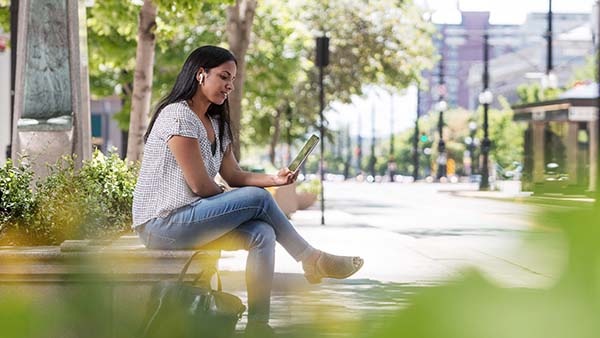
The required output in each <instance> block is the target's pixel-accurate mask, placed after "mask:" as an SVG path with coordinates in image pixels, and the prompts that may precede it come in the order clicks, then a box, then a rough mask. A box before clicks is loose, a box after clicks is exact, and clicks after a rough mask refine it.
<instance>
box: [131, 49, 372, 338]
mask: <svg viewBox="0 0 600 338" xmlns="http://www.w3.org/2000/svg"><path fill="white" fill-rule="evenodd" d="M236 72H237V61H236V59H235V57H234V56H233V55H232V54H231V52H229V51H228V50H226V49H223V48H220V47H215V46H203V47H200V48H198V49H196V50H194V51H193V52H192V53H191V54H190V55H189V57H188V58H187V60H186V61H185V63H184V65H183V68H182V69H181V72H180V73H179V75H178V76H177V79H176V80H175V84H174V86H173V89H172V90H171V92H170V93H169V94H168V95H167V96H166V97H164V98H163V99H162V100H161V101H160V102H159V103H158V105H157V107H156V110H155V113H154V116H153V117H152V120H151V121H150V125H149V127H148V131H147V132H146V134H145V135H144V139H145V142H146V143H145V147H144V159H143V161H142V167H141V170H140V175H139V178H138V182H137V186H136V189H135V194H134V200H133V225H134V227H135V230H136V231H137V232H138V233H139V235H140V238H141V240H142V241H143V243H144V244H145V245H146V246H147V247H148V248H152V249H197V248H207V249H220V250H239V249H245V250H248V252H249V253H248V260H247V267H246V284H247V289H248V307H249V310H248V313H249V314H248V325H247V327H246V333H247V334H248V335H249V336H256V337H268V336H270V335H272V334H273V332H272V329H271V328H270V326H269V325H268V322H269V315H270V297H271V287H272V280H273V273H274V259H275V242H276V241H277V242H279V243H280V244H281V245H282V246H283V247H284V248H285V249H286V250H287V251H288V253H289V254H290V255H291V256H292V257H293V258H294V259H295V260H296V261H298V262H302V267H303V269H304V275H305V277H306V279H307V280H308V281H309V282H310V283H319V282H321V279H322V278H347V277H349V276H351V275H352V274H354V273H355V272H357V271H358V270H359V269H360V268H361V267H362V265H363V260H362V259H361V258H359V257H348V256H335V255H331V254H328V253H325V252H322V251H320V250H317V249H315V248H313V247H312V246H310V245H309V244H308V243H307V242H306V240H304V238H302V237H301V236H300V235H299V234H298V232H296V230H295V229H294V227H293V225H292V224H291V223H290V222H289V221H288V219H287V217H286V216H285V215H284V213H283V212H282V211H281V210H280V209H279V207H278V206H277V204H276V202H275V201H274V200H273V198H272V197H271V194H270V193H269V192H267V191H266V190H265V189H263V188H264V187H271V186H282V185H287V184H292V183H294V182H295V181H296V177H297V175H298V173H297V172H291V171H290V170H289V169H287V168H283V169H281V170H279V172H278V173H277V174H276V175H267V174H260V173H251V172H247V171H244V170H242V169H240V167H239V166H238V162H237V160H236V158H235V156H234V154H233V151H232V142H233V137H232V132H231V129H230V120H229V104H228V96H229V94H230V93H231V91H232V90H233V89H234V87H233V81H234V79H235V77H236ZM217 173H219V174H220V175H221V177H222V178H223V179H224V180H225V181H226V182H227V183H228V184H229V185H230V186H232V187H240V188H239V189H233V190H231V191H227V192H225V191H224V189H223V188H221V187H220V186H219V185H217V184H216V183H215V181H214V178H215V176H216V175H217Z"/></svg>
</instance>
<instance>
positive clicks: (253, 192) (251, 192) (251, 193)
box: [240, 187, 272, 202]
mask: <svg viewBox="0 0 600 338" xmlns="http://www.w3.org/2000/svg"><path fill="white" fill-rule="evenodd" d="M240 189H241V190H242V191H244V193H246V195H247V196H248V198H250V199H253V200H255V201H259V202H264V201H268V200H270V199H272V196H271V193H269V192H268V191H267V190H266V189H263V188H259V187H243V188H240Z"/></svg>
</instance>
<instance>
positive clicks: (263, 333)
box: [244, 322, 275, 338]
mask: <svg viewBox="0 0 600 338" xmlns="http://www.w3.org/2000/svg"><path fill="white" fill-rule="evenodd" d="M244 337H245V338H274V337H275V330H273V328H272V327H271V326H270V325H269V324H267V323H263V322H248V324H247V325H246V331H245V332H244Z"/></svg>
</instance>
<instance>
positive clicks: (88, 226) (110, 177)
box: [0, 151, 137, 245]
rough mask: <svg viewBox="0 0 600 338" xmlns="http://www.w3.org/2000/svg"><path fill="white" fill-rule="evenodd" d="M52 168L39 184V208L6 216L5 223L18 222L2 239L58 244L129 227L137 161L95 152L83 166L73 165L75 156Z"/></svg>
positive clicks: (35, 201) (36, 197)
mask: <svg viewBox="0 0 600 338" xmlns="http://www.w3.org/2000/svg"><path fill="white" fill-rule="evenodd" d="M48 169H49V173H50V174H49V175H48V176H47V177H46V178H45V179H42V180H40V181H38V182H37V184H36V191H35V194H33V204H34V206H35V207H34V208H33V210H32V211H31V212H29V213H28V214H27V217H24V216H23V215H21V214H11V216H10V217H8V218H7V220H8V222H6V223H7V224H14V223H17V222H15V221H19V222H18V223H17V224H19V226H18V230H17V231H14V232H8V233H1V232H0V236H1V237H0V243H3V244H21V245H22V244H34V245H43V244H59V243H61V242H63V241H64V240H66V239H83V238H107V237H109V238H111V237H116V236H118V235H121V234H122V233H124V232H127V231H129V227H130V225H131V205H132V202H133V190H134V187H135V182H136V178H137V166H136V165H134V166H129V165H127V163H125V161H123V160H121V159H119V157H118V156H117V154H115V153H111V154H109V156H104V155H103V154H102V153H101V152H100V151H95V152H94V154H93V157H92V159H91V160H89V161H83V163H82V167H81V169H80V170H76V169H75V158H74V157H73V156H64V157H62V158H61V159H59V160H58V161H57V162H56V164H54V165H50V166H49V167H48ZM2 203H4V198H3V202H2ZM3 222H4V221H3ZM13 228H15V229H17V228H16V227H14V226H13Z"/></svg>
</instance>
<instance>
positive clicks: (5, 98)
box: [0, 48, 10, 164]
mask: <svg viewBox="0 0 600 338" xmlns="http://www.w3.org/2000/svg"><path fill="white" fill-rule="evenodd" d="M8 144H10V49H8V48H6V50H5V51H4V52H0V164H4V162H5V161H6V146H7V145H8Z"/></svg>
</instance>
